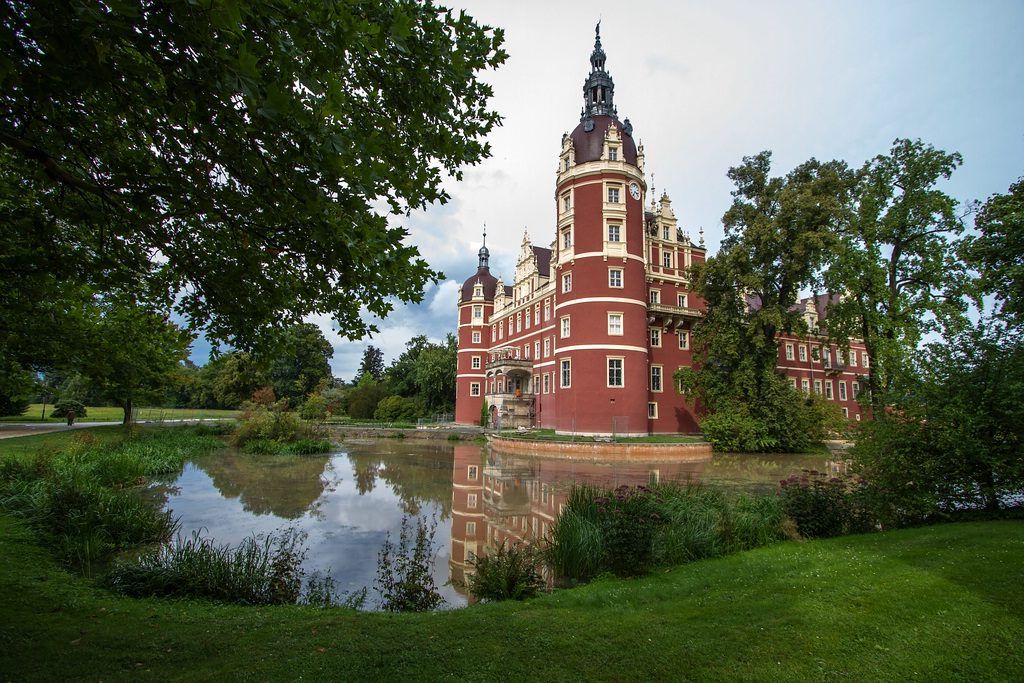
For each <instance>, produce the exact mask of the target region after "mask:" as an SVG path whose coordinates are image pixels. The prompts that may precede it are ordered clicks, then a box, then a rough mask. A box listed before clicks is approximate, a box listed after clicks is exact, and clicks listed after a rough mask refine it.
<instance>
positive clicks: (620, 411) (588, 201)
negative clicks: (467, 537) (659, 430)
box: [545, 24, 648, 434]
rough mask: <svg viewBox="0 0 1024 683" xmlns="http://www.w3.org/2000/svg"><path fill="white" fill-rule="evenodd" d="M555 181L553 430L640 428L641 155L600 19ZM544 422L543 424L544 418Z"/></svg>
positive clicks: (643, 330)
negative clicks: (620, 105)
mask: <svg viewBox="0 0 1024 683" xmlns="http://www.w3.org/2000/svg"><path fill="white" fill-rule="evenodd" d="M595 33H596V37H595V42H594V50H593V52H592V53H591V55H590V73H589V75H588V76H587V78H586V80H585V82H584V86H583V109H582V112H581V117H580V122H579V125H577V126H576V128H575V130H573V131H572V133H570V134H569V135H566V136H563V139H562V151H561V154H560V156H559V166H558V175H557V179H556V185H555V202H556V207H555V213H556V220H557V239H556V244H555V250H556V253H555V254H554V255H553V256H554V259H553V260H554V264H555V272H554V273H553V277H554V286H555V301H556V304H555V315H554V322H555V329H554V335H555V338H556V344H555V348H556V352H555V359H554V360H555V370H556V375H555V393H554V395H553V402H554V406H553V407H554V410H552V411H548V412H549V414H552V413H553V414H555V415H556V417H555V423H554V424H553V425H550V426H554V428H555V429H556V431H558V432H563V433H567V432H582V433H585V434H612V433H615V434H647V433H648V415H647V397H648V391H647V386H648V378H647V375H648V357H647V356H648V353H647V309H646V292H647V284H646V278H645V268H644V263H645V260H644V257H645V248H644V246H645V241H644V195H645V193H646V191H647V185H646V183H645V181H644V170H643V156H642V155H638V154H637V146H636V143H635V142H634V140H633V135H632V133H633V130H632V126H631V125H630V123H629V120H628V119H626V120H625V122H622V121H619V119H618V113H617V109H616V107H615V104H614V95H615V84H614V82H613V80H612V77H611V74H610V73H609V72H608V71H607V70H606V68H605V57H606V55H605V52H604V50H603V49H602V47H601V36H600V24H598V26H597V29H596V31H595ZM545 426H548V425H545Z"/></svg>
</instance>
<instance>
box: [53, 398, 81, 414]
mask: <svg viewBox="0 0 1024 683" xmlns="http://www.w3.org/2000/svg"><path fill="white" fill-rule="evenodd" d="M71 410H74V411H75V417H76V418H81V417H85V413H86V410H85V404H84V403H82V402H81V401H76V400H75V399H73V398H62V399H61V400H59V401H57V403H55V404H54V406H53V410H52V411H50V417H67V416H68V412H69V411H71Z"/></svg>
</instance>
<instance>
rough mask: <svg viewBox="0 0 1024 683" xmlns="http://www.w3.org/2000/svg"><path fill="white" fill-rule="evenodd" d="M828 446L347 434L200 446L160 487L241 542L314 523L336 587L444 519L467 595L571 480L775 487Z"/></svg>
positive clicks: (178, 510)
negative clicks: (422, 527) (488, 561)
mask: <svg viewBox="0 0 1024 683" xmlns="http://www.w3.org/2000/svg"><path fill="white" fill-rule="evenodd" d="M841 466H842V465H841V463H833V462H829V461H828V460H827V459H826V458H824V457H821V456H765V455H716V456H715V457H714V458H711V459H708V460H704V461H690V462H674V463H666V462H615V463H602V462H589V461H574V460H567V459H564V458H533V457H523V456H510V455H503V454H501V453H497V452H492V451H490V450H489V449H487V448H485V447H481V446H478V445H467V444H456V445H452V444H449V443H431V442H417V441H412V440H409V441H405V440H392V439H381V440H372V441H369V440H368V441H350V442H346V443H344V444H343V445H342V446H341V447H340V448H339V450H338V451H337V452H334V453H331V454H327V455H319V456H272V455H268V456H264V455H249V454H244V453H239V452H237V451H235V450H232V449H226V450H223V451H220V452H217V453H213V454H210V455H206V456H202V457H197V458H195V459H193V460H192V461H190V462H189V463H187V464H186V465H185V468H184V470H183V471H182V473H181V475H180V476H178V477H176V478H173V479H170V480H167V481H163V482H157V483H156V484H154V486H153V488H152V490H151V493H152V495H153V496H154V497H155V499H156V501H157V503H158V504H160V505H162V506H163V508H164V509H169V510H172V511H173V514H174V515H175V516H176V517H178V518H179V520H180V522H181V534H182V535H183V536H189V535H191V534H192V532H193V531H202V532H203V534H204V535H206V536H209V537H211V538H213V539H215V540H216V541H217V542H218V543H230V544H232V545H234V544H237V543H238V542H239V541H241V540H242V539H243V538H245V537H246V536H248V535H250V534H253V533H255V534H269V533H271V532H275V531H279V530H284V529H287V528H294V529H297V530H299V531H301V532H303V533H305V534H306V535H307V538H306V543H307V546H308V549H309V552H308V555H307V557H306V561H305V568H306V569H307V570H308V571H321V572H326V571H330V573H331V575H332V576H333V577H334V580H335V581H336V583H337V586H338V588H339V589H341V590H344V591H355V590H358V589H360V588H363V587H366V588H369V589H370V592H369V598H368V601H367V607H373V606H374V603H375V601H376V598H377V595H376V594H375V592H374V591H373V589H372V587H373V583H374V579H375V577H376V572H377V553H378V552H379V551H380V549H381V547H382V546H383V544H384V541H385V539H386V538H387V535H388V533H389V532H390V534H391V538H392V539H393V541H395V542H397V537H398V530H399V528H400V526H401V522H402V517H403V515H410V516H423V515H425V516H427V517H428V518H429V517H432V518H435V519H436V520H437V531H436V535H435V537H434V545H435V551H436V552H435V556H434V558H435V559H434V580H435V582H436V583H437V585H438V586H439V587H440V590H441V593H442V595H443V597H444V599H445V602H446V606H447V607H450V608H452V607H461V606H464V605H466V604H467V601H468V596H467V594H466V591H465V589H464V588H463V587H462V586H461V581H462V580H463V579H464V578H465V572H466V568H467V566H468V565H467V562H468V561H469V560H470V559H472V558H473V557H474V556H475V555H480V554H482V553H484V552H485V550H486V548H488V547H494V546H497V545H499V544H500V543H501V542H502V541H503V540H509V541H513V540H526V541H529V540H532V539H538V538H543V537H544V535H545V534H546V533H547V531H548V529H549V528H550V526H551V525H552V524H553V523H554V521H555V519H556V518H557V516H558V512H559V509H560V506H561V505H562V504H563V503H564V501H565V497H566V494H567V492H568V490H569V488H570V487H571V485H572V483H573V482H574V481H578V482H590V483H593V484H598V485H601V486H608V487H615V486H619V485H622V484H628V485H638V484H648V483H652V482H656V481H663V482H664V481H702V482H704V483H706V484H708V485H713V486H725V487H729V488H730V489H736V490H743V491H749V492H770V491H772V490H774V489H775V486H776V485H777V483H778V481H779V480H780V479H783V478H785V477H786V476H788V475H789V474H791V473H794V472H799V471H800V469H802V468H808V469H818V470H823V471H829V470H832V471H834V470H835V469H837V468H840V467H841Z"/></svg>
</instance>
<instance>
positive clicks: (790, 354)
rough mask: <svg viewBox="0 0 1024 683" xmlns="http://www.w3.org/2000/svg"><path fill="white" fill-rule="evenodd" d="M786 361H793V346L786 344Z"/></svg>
mask: <svg viewBox="0 0 1024 683" xmlns="http://www.w3.org/2000/svg"><path fill="white" fill-rule="evenodd" d="M786 360H793V345H792V344H786Z"/></svg>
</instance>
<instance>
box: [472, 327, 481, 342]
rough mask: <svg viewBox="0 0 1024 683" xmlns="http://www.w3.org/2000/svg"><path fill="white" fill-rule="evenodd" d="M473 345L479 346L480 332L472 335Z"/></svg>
mask: <svg viewBox="0 0 1024 683" xmlns="http://www.w3.org/2000/svg"><path fill="white" fill-rule="evenodd" d="M473 343H474V344H479V343H480V331H479V330H477V331H476V332H474V333H473Z"/></svg>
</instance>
